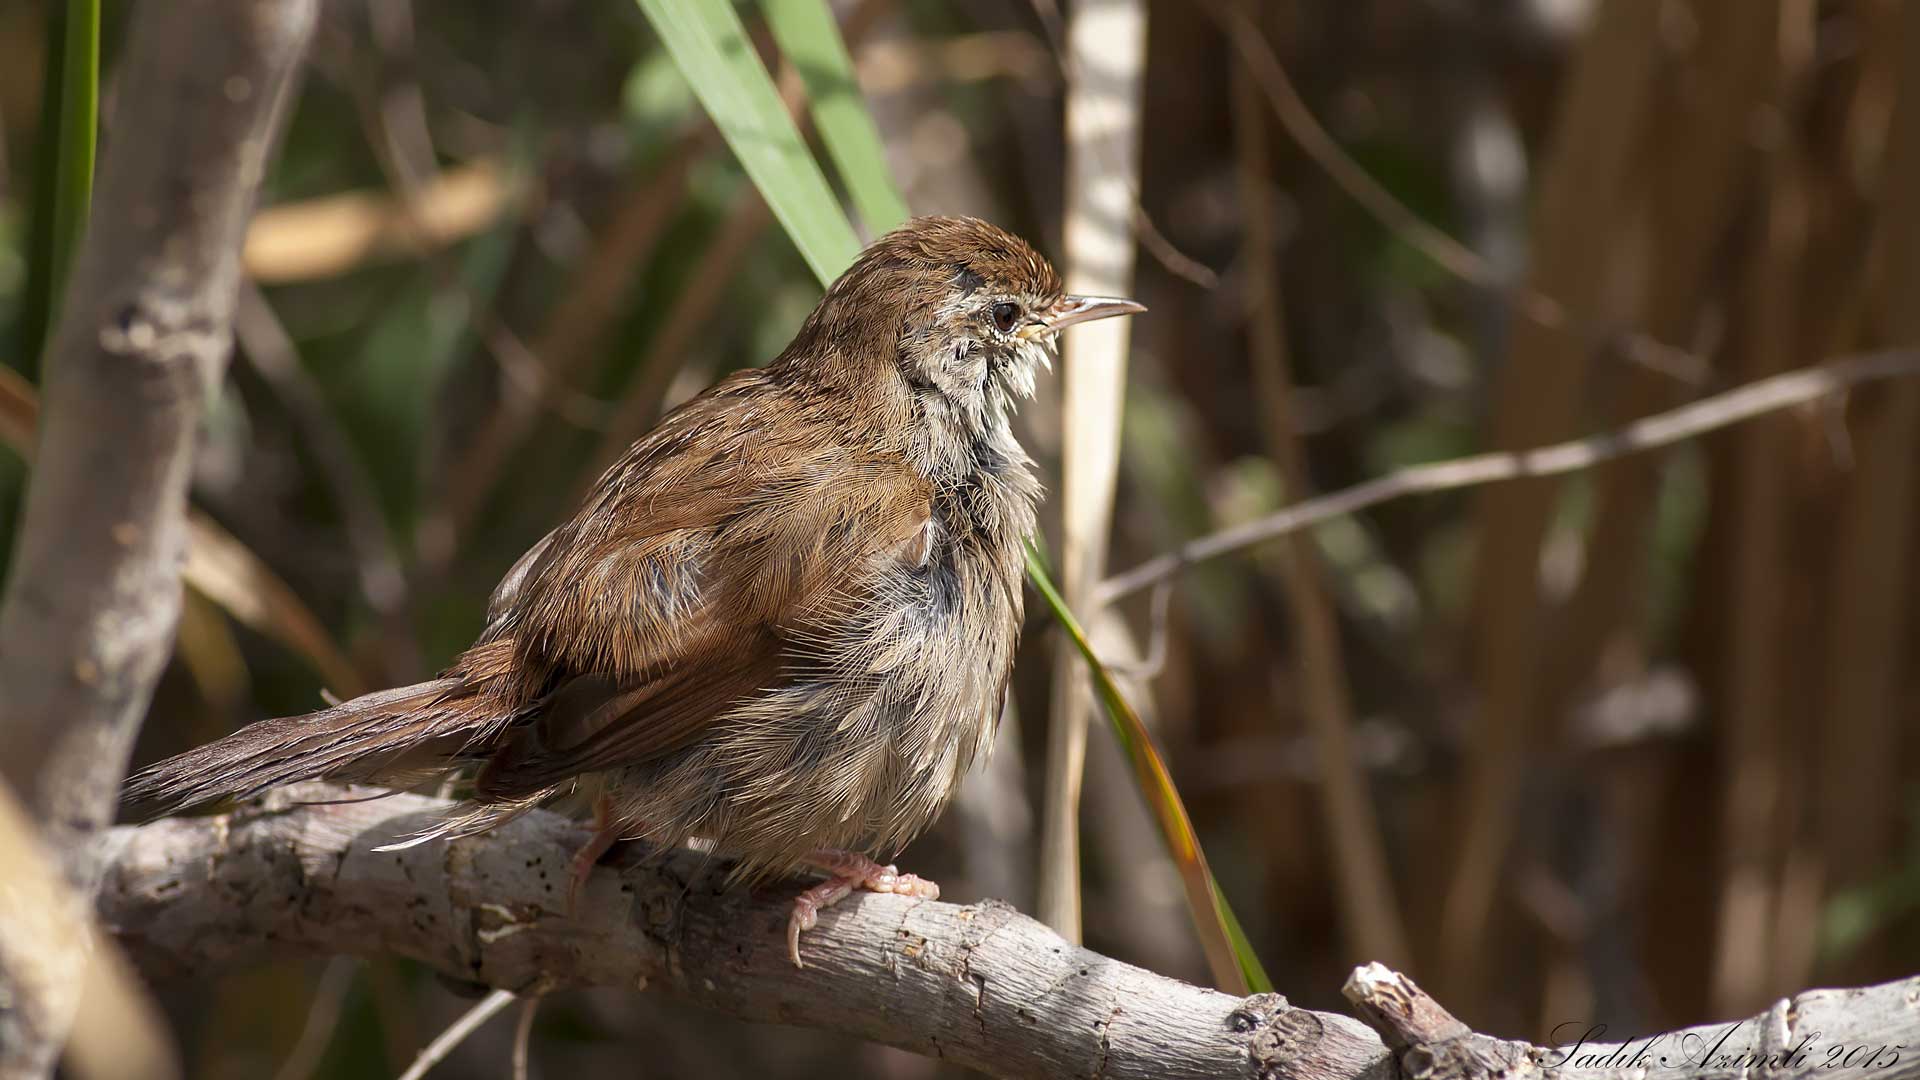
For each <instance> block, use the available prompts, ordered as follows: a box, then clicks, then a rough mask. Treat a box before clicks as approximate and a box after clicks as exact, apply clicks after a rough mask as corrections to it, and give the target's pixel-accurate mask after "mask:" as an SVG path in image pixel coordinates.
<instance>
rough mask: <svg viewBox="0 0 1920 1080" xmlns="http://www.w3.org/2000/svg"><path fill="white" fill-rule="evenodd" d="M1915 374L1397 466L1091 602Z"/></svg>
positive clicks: (1729, 394) (1229, 535) (1809, 377)
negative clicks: (1367, 521) (1227, 559)
mask: <svg viewBox="0 0 1920 1080" xmlns="http://www.w3.org/2000/svg"><path fill="white" fill-rule="evenodd" d="M1915 374H1920V352H1915V351H1913V350H1910V349H1890V350H1886V351H1883V352H1874V353H1866V354H1863V355H1858V356H1852V357H1847V358H1844V359H1840V360H1836V361H1834V362H1833V363H1830V364H1826V365H1823V366H1820V367H1811V368H1802V369H1800V370H1798V371H1791V372H1788V373H1786V374H1783V375H1776V376H1773V377H1772V378H1768V379H1760V380H1758V381H1756V382H1751V383H1748V384H1746V385H1745V386H1741V387H1737V388H1735V389H1732V390H1728V391H1726V392H1724V393H1720V394H1715V395H1713V396H1712V397H1708V398H1702V399H1701V400H1699V401H1696V402H1693V403H1691V404H1688V405H1683V406H1681V407H1680V408H1677V409H1671V410H1669V411H1667V412H1663V413H1656V414H1654V415H1652V416H1649V417H1646V418H1644V419H1641V420H1636V421H1634V422H1633V423H1631V424H1628V425H1626V426H1625V427H1623V428H1620V429H1619V430H1617V431H1612V432H1607V433H1605V434H1602V435H1595V436H1592V437H1590V438H1585V439H1574V440H1571V441H1569V442H1562V443H1554V444H1553V445H1551V446H1543V447H1539V448H1537V449H1534V450H1522V451H1516V452H1510V453H1508V452H1501V453H1491V454H1475V455H1472V456H1470V457H1463V458H1455V459H1453V460H1451V461H1436V462H1432V463H1430V464H1426V465H1413V466H1409V467H1407V468H1404V469H1396V470H1394V471H1393V472H1390V473H1388V474H1387V475H1385V476H1382V477H1378V478H1376V479H1373V480H1368V481H1366V482H1365V483H1361V484H1355V485H1354V486H1352V487H1350V488H1345V489H1343V490H1340V491H1336V492H1333V493H1331V494H1327V495H1321V496H1318V497H1317V498H1312V499H1308V500H1306V501H1305V502H1299V503H1295V504H1293V505H1292V506H1288V507H1286V508H1285V509H1282V510H1279V511H1276V512H1274V513H1272V514H1268V515H1267V516H1265V517H1262V518H1260V519H1258V520H1255V521H1250V522H1247V523H1246V524H1244V525H1239V526H1236V527H1234V528H1231V529H1225V530H1222V531H1220V532H1217V533H1214V534H1213V535H1211V536H1205V537H1202V538H1200V539H1198V540H1194V541H1191V542H1189V543H1187V544H1184V545H1182V546H1181V547H1180V549H1179V550H1177V551H1174V552H1170V553H1168V554H1165V555H1160V556H1156V557H1154V558H1152V559H1148V560H1147V561H1146V562H1143V563H1141V564H1140V565H1138V566H1136V567H1134V568H1133V569H1131V570H1128V571H1126V572H1124V573H1120V574H1115V575H1114V576H1112V577H1110V578H1108V579H1107V580H1106V581H1104V582H1102V583H1101V585H1100V588H1099V589H1098V590H1096V592H1095V594H1094V601H1095V603H1096V604H1097V605H1105V604H1111V603H1114V602H1115V601H1118V600H1121V599H1123V598H1125V597H1128V596H1131V595H1133V594H1134V593H1136V592H1139V591H1140V590H1141V589H1144V588H1147V587H1148V586H1150V585H1153V584H1155V583H1156V582H1160V581H1164V580H1166V579H1168V578H1171V577H1173V576H1175V575H1177V574H1179V573H1181V572H1182V571H1184V570H1186V569H1187V568H1188V567H1190V566H1193V565H1195V564H1197V563H1203V562H1206V561H1208V560H1209V559H1217V558H1219V557H1220V556H1222V555H1226V554H1229V553H1231V552H1235V551H1239V550H1241V549H1242V548H1248V547H1252V546H1254V545H1255V544H1261V543H1265V542H1266V541H1268V540H1272V539H1274V538H1276V537H1281V536H1285V535H1287V534H1288V533H1291V532H1294V531H1295V530H1298V529H1304V528H1307V527H1309V526H1312V525H1316V524H1319V523H1320V522H1322V521H1327V520H1330V519H1332V518H1337V517H1344V516H1346V515H1348V514H1354V513H1358V512H1359V511H1361V510H1365V509H1368V508H1370V507H1374V506H1378V505H1380V504H1381V503H1385V502H1392V501H1393V500H1395V499H1401V498H1405V497H1406V496H1408V495H1423V494H1430V493H1432V492H1436V491H1452V490H1454V489H1456V488H1465V487H1477V486H1479V485H1481V484H1491V483H1495V482H1498V481H1501V480H1517V479H1520V478H1523V477H1530V476H1558V475H1561V474H1563V473H1570V472H1578V471H1579V470H1581V469H1587V468H1591V467H1593V466H1595V465H1598V464H1600V463H1602V462H1606V461H1612V460H1613V459H1615V458H1619V457H1625V456H1626V455H1628V454H1636V453H1639V452H1641V451H1644V450H1652V449H1656V448H1658V447H1662V446H1671V445H1672V444H1674V443H1677V442H1683V441H1685V440H1687V439H1692V438H1696V437H1698V436H1700V435H1704V434H1706V433H1707V432H1710V431H1714V430H1716V429H1719V428H1723V427H1728V426H1730V425H1733V424H1738V423H1741V422H1742V421H1745V420H1751V419H1753V418H1754V417H1756V416H1761V415H1764V414H1766V413H1770V412H1776V411H1778V410H1780V409H1787V408H1792V407H1793V406H1796V405H1807V404H1811V403H1813V402H1815V401H1818V400H1819V399H1821V398H1823V397H1826V396H1827V395H1829V394H1834V393H1837V392H1839V391H1841V390H1845V389H1847V388H1848V387H1851V386H1856V385H1858V384H1860V383H1866V382H1877V381H1880V380H1883V379H1896V378H1901V377H1904V376H1909V375H1915Z"/></svg>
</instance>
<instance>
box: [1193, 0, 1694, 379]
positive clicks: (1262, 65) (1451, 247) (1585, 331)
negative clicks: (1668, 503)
mask: <svg viewBox="0 0 1920 1080" xmlns="http://www.w3.org/2000/svg"><path fill="white" fill-rule="evenodd" d="M1202 6H1203V7H1204V8H1205V9H1206V10H1207V11H1208V12H1209V13H1210V14H1211V15H1212V17H1213V19H1214V21H1216V22H1218V23H1219V24H1220V28H1221V30H1222V31H1224V32H1225V34H1226V36H1227V39H1228V40H1229V41H1230V42H1232V43H1233V46H1234V48H1235V49H1237V50H1238V51H1239V53H1240V56H1241V59H1242V61H1243V62H1244V63H1245V64H1246V65H1247V70H1248V72H1249V73H1250V74H1252V75H1253V77H1254V79H1255V81H1257V82H1258V83H1259V84H1260V88H1261V90H1263V91H1264V92H1265V93H1266V96H1267V100H1268V101H1269V102H1270V103H1271V104H1272V106H1273V111H1274V113H1275V114H1276V115H1277V116H1278V117H1279V118H1280V123H1281V126H1283V127H1285V128H1286V129H1287V134H1289V135H1291V136H1292V137H1293V140H1294V142H1296V143H1298V144H1299V146H1300V149H1301V151H1302V152H1304V153H1305V154H1306V155H1307V157H1309V158H1311V159H1312V160H1313V162H1314V164H1316V165H1318V166H1319V167H1320V169H1321V171H1322V172H1324V173H1326V174H1327V178H1328V179H1330V180H1332V181H1333V182H1334V185H1335V186H1336V187H1338V188H1340V190H1342V191H1344V192H1346V193H1347V197H1348V198H1351V199H1352V200H1353V201H1354V202H1355V203H1358V204H1359V206H1360V208H1361V209H1363V210H1365V211H1366V212H1367V213H1368V214H1370V215H1372V217H1373V218H1374V220H1375V221H1378V222H1379V223H1380V225H1381V226H1382V227H1384V228H1385V229H1387V230H1388V231H1389V232H1391V233H1393V234H1394V236H1395V237H1396V238H1398V239H1399V240H1400V241H1401V242H1402V243H1404V244H1406V245H1407V246H1408V247H1411V248H1413V249H1414V250H1415V251H1418V252H1420V253H1421V254H1422V255H1424V256H1426V257H1427V258H1428V259H1429V260H1431V261H1432V262H1433V263H1434V265H1436V266H1438V267H1440V268H1441V269H1442V270H1445V271H1446V272H1447V273H1449V274H1451V275H1453V276H1454V277H1456V278H1459V279H1460V280H1462V281H1464V282H1466V283H1467V284H1469V285H1472V286H1474V287H1476V288H1479V289H1482V290H1484V291H1486V292H1487V293H1489V294H1491V295H1493V296H1496V297H1498V298H1500V299H1501V300H1503V301H1504V302H1505V303H1506V304H1508V305H1509V306H1511V307H1512V308H1514V309H1515V310H1517V311H1519V312H1520V313H1521V314H1523V315H1525V316H1526V317H1527V318H1528V319H1530V320H1532V321H1533V322H1536V323H1538V324H1539V325H1541V326H1544V327H1546V328H1548V329H1550V330H1558V331H1561V332H1564V333H1569V334H1575V335H1577V336H1579V337H1580V338H1582V339H1585V340H1586V341H1587V342H1588V343H1589V345H1590V346H1591V347H1592V348H1594V349H1595V350H1596V351H1599V352H1602V353H1604V352H1607V351H1609V350H1611V351H1615V352H1618V353H1620V354H1621V355H1624V356H1625V357H1626V358H1627V359H1629V360H1631V361H1632V362H1634V363H1636V364H1639V365H1641V366H1642V367H1646V368H1649V369H1651V370H1654V371H1658V372H1660V373H1661V374H1664V375H1668V376H1671V377H1672V378H1675V379H1678V380H1680V381H1681V382H1684V383H1689V384H1693V385H1699V384H1702V383H1705V382H1706V381H1707V379H1708V378H1709V376H1710V374H1711V366H1710V365H1709V364H1708V363H1707V361H1706V360H1705V359H1703V358H1702V357H1700V356H1699V355H1698V354H1696V353H1692V352H1689V351H1687V350H1686V349H1682V348H1679V347H1678V346H1674V345H1669V344H1667V343H1666V342H1663V341H1659V340H1657V339H1655V338H1654V337H1653V336H1651V335H1649V334H1646V333H1643V332H1640V331H1637V330H1631V329H1627V328H1616V327H1608V326H1603V325H1599V324H1595V323H1593V322H1591V321H1590V320H1587V319H1585V318H1583V317H1581V316H1580V315H1579V314H1578V313H1576V312H1572V311H1569V310H1568V309H1567V306H1566V305H1565V304H1563V303H1561V302H1560V301H1559V300H1557V299H1555V298H1554V297H1551V296H1548V295H1546V294H1545V293H1543V292H1540V291H1538V290H1536V289H1530V288H1527V287H1526V286H1524V285H1521V284H1516V283H1515V282H1512V281H1509V280H1507V278H1506V276H1505V275H1503V274H1501V273H1500V271H1499V270H1498V269H1497V268H1495V267H1494V266H1493V264H1492V263H1490V262H1488V261H1487V260H1486V258H1485V257H1484V256H1482V255H1481V254H1480V253H1479V252H1476V251H1474V250H1473V249H1471V248H1469V247H1467V246H1466V245H1465V244H1462V243H1461V242H1460V241H1458V240H1455V239H1454V238H1453V237H1451V236H1449V235H1447V234H1446V233H1445V232H1442V231H1441V230H1440V229H1438V228H1436V227H1434V226H1433V225H1431V224H1429V223H1428V222H1426V221H1425V220H1424V219H1422V218H1421V217H1420V215H1419V214H1416V213H1414V211H1413V210H1412V209H1411V208H1410V207H1408V206H1407V205H1406V204H1405V203H1403V202H1401V201H1400V200H1399V199H1397V198H1395V197H1394V195H1393V193H1392V192H1390V191H1388V190H1387V189H1386V187H1384V186H1383V185H1382V184H1381V183H1380V182H1379V181H1378V180H1375V179H1374V178H1373V176H1372V175H1371V174H1370V173H1368V172H1367V170H1366V169H1365V168H1364V167H1363V166H1362V165H1361V164H1360V163H1359V162H1358V161H1355V160H1354V158H1353V156H1352V155H1350V154H1348V153H1347V152H1346V150H1344V149H1342V148H1341V146H1340V143H1339V142H1338V141H1337V140H1335V139H1334V137H1333V135H1332V134H1331V133H1329V132H1328V131H1327V129H1326V128H1325V127H1323V126H1322V125H1321V123H1320V121H1319V120H1318V119H1317V118H1316V117H1315V116H1314V115H1313V110H1312V109H1310V108H1308V107H1307V103H1306V101H1305V99H1303V98H1302V97H1301V96H1300V91H1299V90H1298V89H1296V88H1295V87H1294V85H1293V81H1292V80H1291V79H1289V78H1287V72H1286V69H1285V68H1284V67H1282V66H1281V64H1280V60H1279V58H1278V57H1277V56H1275V55H1274V53H1273V49H1272V48H1271V47H1270V46H1269V45H1268V44H1267V41H1266V38H1265V37H1263V36H1262V35H1261V34H1260V32H1259V29H1258V28H1257V27H1256V26H1254V25H1253V23H1252V22H1251V21H1249V20H1248V18H1247V16H1246V14H1245V13H1244V12H1242V11H1239V10H1238V9H1236V8H1235V7H1233V6H1232V5H1229V4H1222V3H1220V2H1219V0H1213V2H1210V3H1207V4H1204V5H1202Z"/></svg>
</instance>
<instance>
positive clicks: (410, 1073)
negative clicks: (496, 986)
mask: <svg viewBox="0 0 1920 1080" xmlns="http://www.w3.org/2000/svg"><path fill="white" fill-rule="evenodd" d="M518 997H519V995H518V994H515V993H514V992H513V991H511V990H495V991H494V992H493V993H491V994H488V995H487V996H486V997H483V998H481V999H480V1001H479V1003H478V1004H476V1005H474V1007H473V1008H471V1009H468V1010H467V1011H466V1012H465V1013H464V1014H463V1015H462V1016H461V1017H460V1019H458V1020H455V1021H454V1022H453V1023H451V1024H449V1025H447V1030H445V1031H443V1032H441V1033H440V1034H439V1036H438V1037H437V1038H435V1039H434V1040H433V1041H432V1042H430V1043H428V1044H427V1048H426V1049H424V1050H422V1051H420V1056H419V1057H417V1058H414V1059H413V1064H412V1065H409V1066H408V1067H407V1071H406V1072H403V1073H401V1074H400V1080H420V1078H421V1077H423V1076H425V1075H427V1070H428V1069H431V1068H433V1067H434V1066H435V1065H438V1064H440V1062H441V1060H442V1059H444V1058H445V1057H446V1056H447V1055H448V1054H451V1053H453V1049H454V1047H456V1046H459V1045H460V1044H461V1043H463V1042H465V1041H466V1040H467V1036H469V1035H471V1034H473V1033H474V1032H476V1031H478V1030H480V1026H481V1025H482V1024H485V1023H486V1022H487V1021H489V1020H491V1019H493V1018H494V1016H495V1015H496V1014H498V1013H499V1012H500V1010H502V1009H504V1008H506V1007H507V1006H509V1005H511V1004H513V1002H514V1000H515V999H516V998H518Z"/></svg>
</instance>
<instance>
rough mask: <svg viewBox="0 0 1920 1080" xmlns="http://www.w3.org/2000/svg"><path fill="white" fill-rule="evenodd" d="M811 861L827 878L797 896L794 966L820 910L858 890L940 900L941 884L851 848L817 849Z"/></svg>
mask: <svg viewBox="0 0 1920 1080" xmlns="http://www.w3.org/2000/svg"><path fill="white" fill-rule="evenodd" d="M807 862H808V863H810V864H811V865H813V866H817V867H819V868H820V869H822V870H825V871H826V872H827V874H828V875H829V876H828V878H827V880H825V881H823V882H821V883H820V884H818V885H815V886H814V887H813V888H811V889H808V890H807V891H806V892H803V893H801V894H800V895H799V896H796V897H794V898H793V913H792V914H790V915H788V916H787V955H788V956H789V957H792V958H793V966H794V967H806V965H805V964H803V963H801V962H800V934H801V933H802V932H803V931H807V930H811V929H813V928H814V926H815V925H816V924H817V923H818V922H819V921H820V912H821V911H823V910H825V909H827V908H830V907H832V906H833V905H835V904H837V903H839V902H840V901H842V900H845V899H846V898H847V897H848V896H849V895H851V894H852V893H853V890H855V889H865V890H867V891H868V892H877V893H897V894H899V895H901V896H917V897H919V898H920V899H922V900H938V899H940V886H939V885H937V884H935V883H934V882H931V881H928V880H927V879H926V878H923V877H920V876H918V875H915V874H903V873H901V872H900V868H899V867H897V866H891V865H888V866H883V865H881V864H880V863H877V862H874V861H873V860H872V859H869V858H867V857H866V856H865V855H857V854H854V853H853V852H850V851H816V852H814V853H813V854H812V855H809V856H807Z"/></svg>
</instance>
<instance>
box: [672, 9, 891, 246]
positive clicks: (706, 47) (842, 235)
mask: <svg viewBox="0 0 1920 1080" xmlns="http://www.w3.org/2000/svg"><path fill="white" fill-rule="evenodd" d="M637 3H638V4H639V5H640V10H641V11H642V12H643V13H644V14H645V15H646V16H647V19H648V21H649V22H651V23H652V24H653V27H654V30H655V32H656V33H658V34H659V35H660V40H661V41H662V42H663V43H664V44H665V45H666V48H667V52H668V54H669V55H671V56H672V57H673V60H674V63H675V65H677V66H678V67H679V68H680V73H681V74H682V75H683V76H685V77H686V80H687V83H688V85H690V86H692V87H693V93H694V96H695V97H697V98H699V100H700V105H701V107H702V108H704V109H706V111H707V115H708V116H710V117H712V118H713V122H714V124H715V126H717V127H718V128H719V129H720V134H721V135H722V137H724V138H725V139H726V141H727V145H728V146H729V147H731V148H732V150H733V153H734V156H735V157H737V158H738V159H739V160H740V165H741V167H742V168H744V169H745V170H746V172H747V176H748V177H750V178H751V179H752V180H753V184H754V186H755V187H756V188H758V189H759V190H760V194H761V196H762V197H763V198H765V199H766V200H767V205H768V208H769V209H771V210H772V211H773V216H774V218H775V220H777V221H779V222H780V226H781V228H782V229H784V230H786V233H787V235H788V236H789V237H791V238H792V240H793V242H794V246H795V247H797V248H799V249H800V255H801V257H802V258H804V259H805V260H806V261H807V266H808V267H809V268H811V269H812V270H813V272H814V275H815V276H817V277H818V278H819V279H820V280H821V282H823V283H825V282H831V281H832V280H833V279H834V278H835V277H838V276H839V274H840V272H841V271H842V270H845V269H846V268H847V267H848V266H849V265H851V264H852V262H853V260H854V257H855V256H857V255H858V254H859V253H860V240H859V237H857V236H856V235H855V234H854V231H853V227H852V226H851V225H849V224H848V223H847V217H846V214H845V212H844V211H842V210H841V209H840V203H839V200H838V199H836V198H835V197H834V194H833V189H832V188H831V187H829V186H828V184H827V178H826V175H825V174H824V173H822V172H821V171H820V166H819V164H818V163H817V162H815V161H814V160H813V155H812V154H810V153H808V151H807V145H806V142H805V141H804V140H802V139H801V138H800V132H799V129H798V128H796V127H794V124H793V120H792V119H791V118H790V117H788V115H787V110H786V107H785V106H784V105H783V104H781V101H780V94H779V92H778V91H777V90H775V89H774V85H773V79H772V78H771V77H770V76H768V74H767V69H766V68H765V66H763V65H762V64H761V63H760V58H759V57H758V56H756V55H755V54H754V51H753V44H752V42H750V41H749V40H748V39H747V32H746V28H745V27H743V26H742V25H741V24H740V17H739V16H738V15H736V14H734V11H733V7H732V5H730V4H726V3H713V2H706V0H637Z"/></svg>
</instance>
